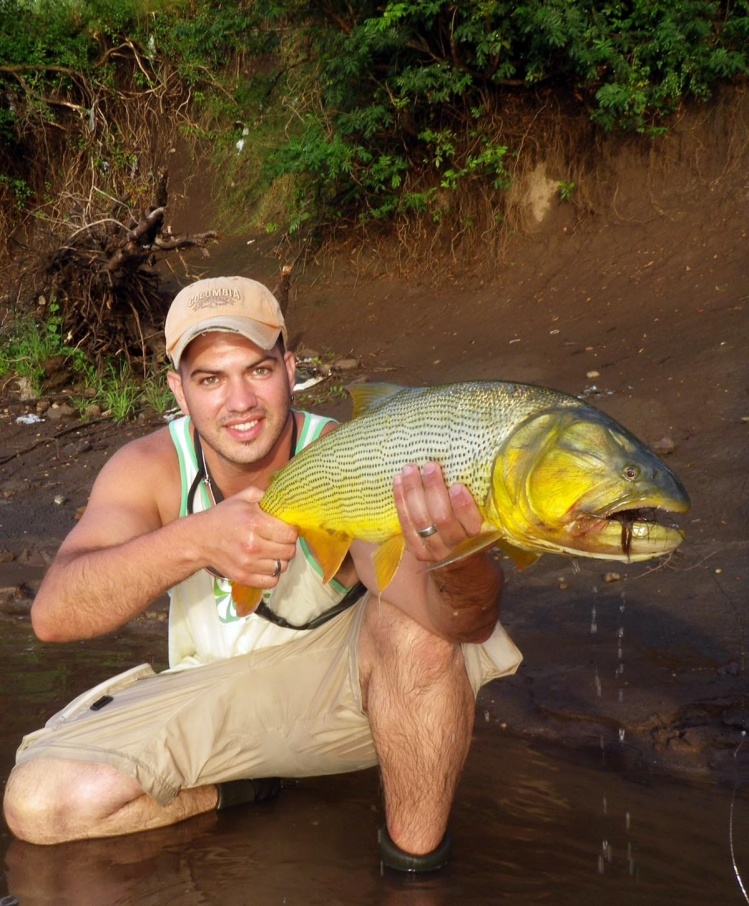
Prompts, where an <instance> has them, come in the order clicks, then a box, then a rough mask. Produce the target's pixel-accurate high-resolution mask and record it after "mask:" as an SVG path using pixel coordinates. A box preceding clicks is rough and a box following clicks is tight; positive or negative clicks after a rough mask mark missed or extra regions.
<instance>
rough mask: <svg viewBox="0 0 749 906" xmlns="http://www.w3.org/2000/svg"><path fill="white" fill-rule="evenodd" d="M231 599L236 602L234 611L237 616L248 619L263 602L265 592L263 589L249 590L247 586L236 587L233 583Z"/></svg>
mask: <svg viewBox="0 0 749 906" xmlns="http://www.w3.org/2000/svg"><path fill="white" fill-rule="evenodd" d="M231 597H232V600H233V601H234V609H235V610H236V611H237V616H239V617H246V616H249V614H251V613H253V612H254V611H255V610H257V607H258V604H260V602H261V601H262V600H263V590H262V589H261V588H249V586H247V585H235V584H234V583H233V582H232V583H231Z"/></svg>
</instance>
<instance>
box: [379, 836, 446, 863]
mask: <svg viewBox="0 0 749 906" xmlns="http://www.w3.org/2000/svg"><path fill="white" fill-rule="evenodd" d="M452 846H453V840H452V837H451V836H450V834H449V832H447V831H446V832H445V836H444V837H443V838H442V842H441V843H440V845H439V846H438V847H437V848H436V849H433V850H432V851H431V852H430V853H424V855H423V856H415V855H413V853H407V852H406V851H405V850H404V849H401V848H400V846H396V845H395V843H393V839H392V837H391V836H390V834H389V833H388V829H387V827H381V828H380V830H379V832H378V834H377V849H378V851H379V854H380V862H381V863H382V864H383V865H387V867H388V868H394V869H395V870H396V871H409V872H417V871H437V869H439V868H444V867H445V865H447V863H448V862H449V860H450V853H451V851H452Z"/></svg>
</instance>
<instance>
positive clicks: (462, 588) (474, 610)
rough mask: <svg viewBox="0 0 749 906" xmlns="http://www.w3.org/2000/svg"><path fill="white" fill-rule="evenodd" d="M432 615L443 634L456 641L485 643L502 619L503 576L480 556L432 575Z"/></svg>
mask: <svg viewBox="0 0 749 906" xmlns="http://www.w3.org/2000/svg"><path fill="white" fill-rule="evenodd" d="M429 577H430V588H429V590H428V596H429V598H428V607H429V613H430V616H431V619H432V621H433V622H434V626H435V628H436V629H438V630H439V631H440V634H442V635H444V636H445V637H446V638H449V639H451V640H452V641H455V642H483V641H485V640H486V639H488V638H489V636H490V635H491V633H492V631H493V629H494V627H495V625H496V623H497V620H498V619H499V600H500V597H501V595H502V587H503V585H504V576H503V573H502V568H501V567H500V566H499V564H498V563H497V562H496V561H495V560H494V559H492V558H491V557H490V556H489V555H488V554H485V553H480V554H475V555H473V556H471V557H466V558H465V559H464V560H458V561H456V562H455V563H451V564H450V565H449V566H444V567H442V568H441V569H435V570H432V571H431V572H430V573H429Z"/></svg>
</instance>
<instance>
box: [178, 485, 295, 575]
mask: <svg viewBox="0 0 749 906" xmlns="http://www.w3.org/2000/svg"><path fill="white" fill-rule="evenodd" d="M262 496H263V492H262V491H261V490H259V489H258V488H247V489H246V490H245V491H240V492H239V493H238V494H235V495H233V496H232V497H229V498H227V499H226V500H223V501H222V502H221V503H219V504H218V505H217V506H215V507H211V508H210V509H209V510H206V511H205V512H203V513H197V514H196V515H195V516H194V517H187V518H188V519H195V523H194V524H195V525H198V526H199V528H198V529H197V531H198V533H199V543H201V545H203V546H204V551H205V558H206V562H205V563H204V564H203V565H205V566H210V567H211V568H212V569H213V570H214V571H215V572H217V573H220V574H221V575H222V576H224V577H225V578H227V579H231V581H232V582H235V583H236V584H238V585H245V586H249V587H251V588H274V587H275V586H276V584H277V583H278V577H279V575H280V573H279V572H278V564H279V563H280V564H281V571H280V572H281V573H283V572H285V571H286V570H287V569H288V566H289V560H291V558H292V557H293V556H294V554H295V553H296V541H297V534H298V533H297V530H296V529H295V528H294V527H293V526H291V525H288V524H287V523H286V522H282V521H281V520H280V519H277V518H276V517H275V516H270V515H268V513H265V512H263V510H262V509H261V508H260V506H259V505H258V504H259V501H260V500H261V498H262Z"/></svg>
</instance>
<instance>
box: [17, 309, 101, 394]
mask: <svg viewBox="0 0 749 906" xmlns="http://www.w3.org/2000/svg"><path fill="white" fill-rule="evenodd" d="M49 309H50V311H49V314H48V316H47V317H46V319H42V318H39V319H35V318H34V317H32V316H30V315H24V316H21V317H18V318H16V319H14V320H13V321H11V322H10V324H9V325H8V326H6V327H5V328H4V329H2V330H0V379H2V378H3V377H5V375H7V374H10V373H12V374H15V375H17V376H18V377H19V378H23V379H25V381H26V383H27V385H28V390H29V391H30V392H31V393H34V394H38V393H39V392H40V391H41V389H42V386H43V384H44V381H45V378H46V377H47V368H46V367H45V366H46V365H47V363H48V362H50V360H52V359H56V358H60V359H62V360H64V361H66V362H68V363H69V364H70V367H71V370H73V371H76V372H82V371H83V369H84V367H85V356H84V354H83V353H82V352H81V350H79V349H73V348H72V347H70V346H68V345H67V344H66V343H65V339H64V337H63V336H62V333H61V323H62V322H61V319H60V317H59V315H58V314H57V306H56V305H55V304H54V303H53V304H52V305H50V306H49Z"/></svg>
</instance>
